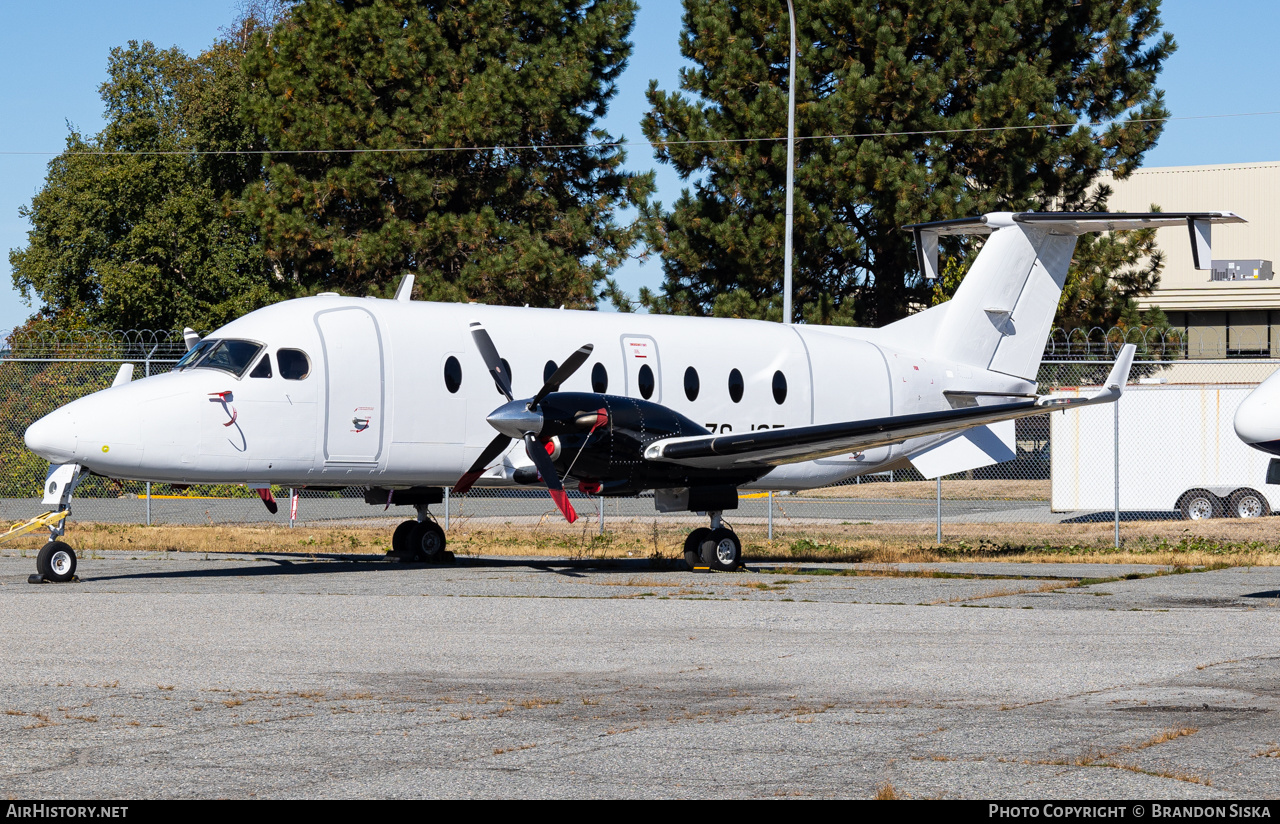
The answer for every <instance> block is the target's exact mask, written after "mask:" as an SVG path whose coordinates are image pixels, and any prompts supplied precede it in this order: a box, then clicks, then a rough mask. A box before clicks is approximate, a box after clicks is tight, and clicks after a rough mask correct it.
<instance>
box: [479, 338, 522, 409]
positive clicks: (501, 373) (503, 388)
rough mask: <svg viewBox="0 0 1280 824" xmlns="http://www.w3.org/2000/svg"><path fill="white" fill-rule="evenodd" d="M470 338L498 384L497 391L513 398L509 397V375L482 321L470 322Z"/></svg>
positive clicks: (509, 398) (508, 398)
mask: <svg viewBox="0 0 1280 824" xmlns="http://www.w3.org/2000/svg"><path fill="white" fill-rule="evenodd" d="M471 338H472V340H474V341H475V342H476V348H477V349H479V350H480V357H481V358H484V365H485V366H486V367H488V369H489V374H490V375H493V381H494V383H496V384H498V391H499V392H501V393H502V394H504V395H506V396H507V400H509V401H510V400H513V398H512V397H511V376H510V375H508V374H507V370H506V369H504V368H503V366H502V358H501V357H499V356H498V349H497V347H496V346H494V345H493V339H492V338H490V337H489V333H488V332H486V331H485V328H484V324H483V323H480V322H479V321H472V322H471Z"/></svg>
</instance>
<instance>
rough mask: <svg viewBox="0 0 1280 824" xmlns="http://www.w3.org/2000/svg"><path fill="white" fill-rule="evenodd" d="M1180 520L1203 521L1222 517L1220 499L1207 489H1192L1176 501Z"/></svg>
mask: <svg viewBox="0 0 1280 824" xmlns="http://www.w3.org/2000/svg"><path fill="white" fill-rule="evenodd" d="M1178 509H1180V510H1182V518H1183V520H1186V521H1203V520H1205V519H1206V518H1221V517H1222V499H1221V498H1219V497H1218V496H1217V495H1214V494H1213V493H1212V492H1210V491H1209V490H1207V489H1193V490H1191V491H1190V492H1186V493H1184V494H1183V496H1182V500H1180V501H1178Z"/></svg>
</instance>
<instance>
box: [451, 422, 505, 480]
mask: <svg viewBox="0 0 1280 824" xmlns="http://www.w3.org/2000/svg"><path fill="white" fill-rule="evenodd" d="M509 443H511V439H510V438H508V437H507V436H506V435H499V436H498V437H496V438H494V439H493V440H491V441H489V445H488V446H486V447H485V448H484V451H483V452H481V453H480V457H479V458H476V462H475V463H473V464H472V465H471V468H470V469H468V470H467V473H466V474H465V475H463V476H462V477H461V478H459V479H458V482H457V483H456V484H454V487H453V494H454V495H461V494H462V493H464V492H466V491H467V490H468V489H470V488H471V485H472V484H474V483H475V482H476V479H477V478H479V477H480V476H481V475H483V474H484V470H485V467H487V466H488V465H489V464H490V463H491V462H492V461H493V459H494V458H496V457H498V456H499V455H501V454H502V451H503V450H504V449H506V448H507V444H509Z"/></svg>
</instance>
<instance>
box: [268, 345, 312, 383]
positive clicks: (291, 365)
mask: <svg viewBox="0 0 1280 824" xmlns="http://www.w3.org/2000/svg"><path fill="white" fill-rule="evenodd" d="M276 364H277V365H279V367H280V377H282V378H284V379H285V380H287V381H300V380H303V379H304V378H306V377H307V375H310V374H311V359H310V358H308V357H307V353H306V352H303V351H302V350H301V349H277V350H276Z"/></svg>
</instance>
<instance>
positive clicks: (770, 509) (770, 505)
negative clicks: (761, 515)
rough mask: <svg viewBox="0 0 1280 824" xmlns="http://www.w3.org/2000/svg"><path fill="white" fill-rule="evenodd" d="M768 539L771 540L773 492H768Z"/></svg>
mask: <svg viewBox="0 0 1280 824" xmlns="http://www.w3.org/2000/svg"><path fill="white" fill-rule="evenodd" d="M769 540H770V541H772V540H773V493H772V492H770V493H769Z"/></svg>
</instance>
